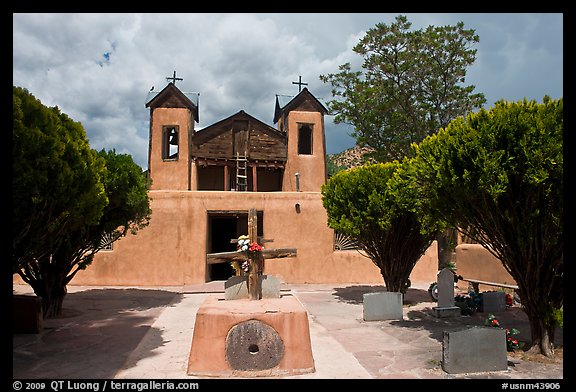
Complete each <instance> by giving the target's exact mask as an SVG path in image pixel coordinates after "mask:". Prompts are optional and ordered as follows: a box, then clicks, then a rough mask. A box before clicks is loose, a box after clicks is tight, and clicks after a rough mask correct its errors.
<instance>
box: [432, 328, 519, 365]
mask: <svg viewBox="0 0 576 392" xmlns="http://www.w3.org/2000/svg"><path fill="white" fill-rule="evenodd" d="M507 365H508V358H507V351H506V331H504V330H503V329H501V328H493V327H478V326H476V327H471V328H467V329H463V330H459V331H452V332H448V331H445V332H444V339H443V341H442V369H443V370H444V371H445V372H446V373H452V374H454V373H477V372H493V371H501V370H507Z"/></svg>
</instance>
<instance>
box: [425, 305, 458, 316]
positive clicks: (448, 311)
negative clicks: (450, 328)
mask: <svg viewBox="0 0 576 392" xmlns="http://www.w3.org/2000/svg"><path fill="white" fill-rule="evenodd" d="M432 310H433V311H434V316H436V317H438V318H442V317H456V316H460V315H461V314H462V309H460V308H459V307H458V306H450V307H444V308H440V307H437V306H436V307H434V308H432Z"/></svg>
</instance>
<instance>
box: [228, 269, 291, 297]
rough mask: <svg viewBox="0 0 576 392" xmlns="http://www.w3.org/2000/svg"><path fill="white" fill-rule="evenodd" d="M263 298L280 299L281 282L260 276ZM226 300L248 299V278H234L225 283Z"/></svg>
mask: <svg viewBox="0 0 576 392" xmlns="http://www.w3.org/2000/svg"><path fill="white" fill-rule="evenodd" d="M260 284H261V287H262V298H280V280H279V279H278V278H276V277H275V276H271V275H260ZM224 298H225V299H226V300H227V301H228V300H235V299H247V298H249V294H248V276H232V277H230V278H229V279H228V280H227V281H226V282H225V283H224Z"/></svg>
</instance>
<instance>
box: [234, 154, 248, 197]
mask: <svg viewBox="0 0 576 392" xmlns="http://www.w3.org/2000/svg"><path fill="white" fill-rule="evenodd" d="M247 166H248V159H247V158H246V155H240V153H238V152H237V153H236V190H237V191H244V192H245V191H247V188H248V173H247V172H246V170H247Z"/></svg>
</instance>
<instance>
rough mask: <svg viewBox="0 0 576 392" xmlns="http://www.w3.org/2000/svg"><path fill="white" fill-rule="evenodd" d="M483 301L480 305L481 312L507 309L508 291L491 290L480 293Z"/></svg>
mask: <svg viewBox="0 0 576 392" xmlns="http://www.w3.org/2000/svg"><path fill="white" fill-rule="evenodd" d="M480 296H481V297H482V302H481V305H480V309H479V311H480V312H483V313H494V312H503V311H505V310H506V293H505V292H503V291H489V292H486V293H480Z"/></svg>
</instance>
